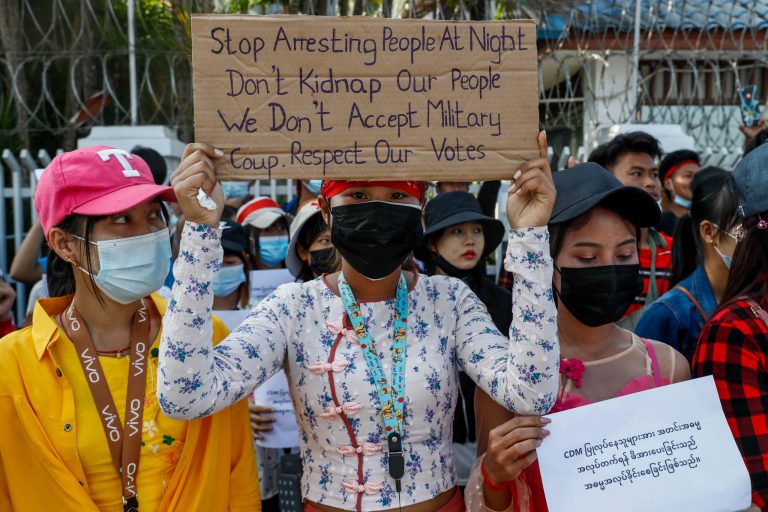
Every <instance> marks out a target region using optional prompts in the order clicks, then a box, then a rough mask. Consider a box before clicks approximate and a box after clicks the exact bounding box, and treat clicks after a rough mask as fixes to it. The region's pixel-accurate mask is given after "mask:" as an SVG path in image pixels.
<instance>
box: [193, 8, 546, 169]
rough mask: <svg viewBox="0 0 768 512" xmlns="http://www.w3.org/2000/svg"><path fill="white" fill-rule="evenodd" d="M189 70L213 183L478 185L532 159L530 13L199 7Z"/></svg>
mask: <svg viewBox="0 0 768 512" xmlns="http://www.w3.org/2000/svg"><path fill="white" fill-rule="evenodd" d="M192 64H193V68H194V94H195V139H196V140H198V141H200V142H206V143H209V144H212V145H213V146H215V147H217V148H219V149H221V150H222V151H224V152H225V156H224V157H223V158H221V159H220V160H219V161H218V162H217V165H218V167H219V168H218V171H219V175H220V177H221V178H222V179H265V178H303V179H307V178H328V179H330V178H339V179H343V178H346V179H353V178H357V179H421V180H430V179H435V180H437V179H439V180H443V181H468V180H488V179H499V178H510V177H511V176H512V175H513V174H514V173H515V171H516V170H517V169H518V167H519V165H520V163H521V162H523V161H525V160H529V159H531V158H535V157H538V156H539V154H538V153H539V152H538V145H537V143H536V135H537V133H538V119H539V111H538V91H537V54H536V25H535V23H534V22H533V21H530V20H515V21H483V22H451V21H430V20H392V19H385V18H367V17H355V18H338V17H314V16H225V15H200V16H195V17H193V19H192Z"/></svg>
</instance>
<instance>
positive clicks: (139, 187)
mask: <svg viewBox="0 0 768 512" xmlns="http://www.w3.org/2000/svg"><path fill="white" fill-rule="evenodd" d="M155 197H159V198H160V199H162V200H163V201H176V196H175V195H174V193H173V189H172V188H171V187H165V186H162V185H156V184H155V181H154V179H153V178H152V172H151V171H150V170H149V166H148V165H147V164H146V162H144V160H142V159H141V158H139V157H138V156H136V155H132V154H130V153H128V152H127V151H123V150H121V149H115V148H110V147H108V146H93V147H89V148H82V149H77V150H75V151H68V152H66V153H62V154H60V155H58V156H56V158H54V159H53V161H52V162H51V163H50V165H49V166H48V167H46V168H45V171H44V172H43V175H42V176H41V177H40V182H39V183H38V184H37V188H36V189H35V209H36V210H37V215H38V217H39V218H40V224H41V225H42V227H43V232H44V233H45V236H46V238H48V232H49V231H50V230H51V228H53V227H55V226H58V225H59V224H60V223H61V222H62V221H63V220H64V219H66V218H67V217H69V216H70V215H72V214H73V213H77V214H80V215H114V214H116V213H120V212H124V211H126V210H130V209H131V208H133V207H135V206H138V205H140V204H142V203H144V202H146V201H149V200H150V199H154V198H155Z"/></svg>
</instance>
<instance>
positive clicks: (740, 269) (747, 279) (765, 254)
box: [720, 212, 768, 305]
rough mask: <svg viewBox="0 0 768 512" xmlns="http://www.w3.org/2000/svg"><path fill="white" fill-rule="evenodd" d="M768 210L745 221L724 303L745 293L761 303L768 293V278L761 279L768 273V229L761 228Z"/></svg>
mask: <svg viewBox="0 0 768 512" xmlns="http://www.w3.org/2000/svg"><path fill="white" fill-rule="evenodd" d="M767 218H768V212H763V213H762V214H760V215H753V216H752V217H748V218H746V219H744V221H743V222H742V223H741V225H742V227H743V229H744V238H743V239H742V240H741V242H739V243H738V244H737V245H736V252H734V253H733V263H732V264H731V272H730V273H729V274H728V284H727V285H726V286H725V291H724V292H723V298H722V300H721V301H720V304H723V305H724V304H726V303H727V302H729V301H730V300H731V299H734V298H736V297H739V296H741V295H749V296H750V297H752V298H753V299H755V300H757V301H758V302H760V301H761V300H762V299H763V298H764V297H765V296H766V295H768V279H762V280H761V279H760V278H761V277H763V276H765V275H767V274H768V229H759V228H758V227H757V225H758V223H759V222H760V221H761V219H767Z"/></svg>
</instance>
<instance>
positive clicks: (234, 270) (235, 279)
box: [213, 263, 245, 297]
mask: <svg viewBox="0 0 768 512" xmlns="http://www.w3.org/2000/svg"><path fill="white" fill-rule="evenodd" d="M244 282H245V266H244V265H243V264H242V263H241V264H240V265H228V266H226V267H221V268H220V269H219V273H218V274H216V279H214V280H213V295H214V296H216V297H226V296H228V295H229V294H231V293H233V292H234V291H235V290H237V289H238V288H239V287H240V285H241V284H243V283H244Z"/></svg>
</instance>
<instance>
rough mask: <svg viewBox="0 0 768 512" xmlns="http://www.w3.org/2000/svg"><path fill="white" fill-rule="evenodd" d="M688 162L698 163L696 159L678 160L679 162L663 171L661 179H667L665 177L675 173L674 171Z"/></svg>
mask: <svg viewBox="0 0 768 512" xmlns="http://www.w3.org/2000/svg"><path fill="white" fill-rule="evenodd" d="M688 164H696V165H699V162H697V161H696V160H684V161H682V162H680V163H679V164H676V165H673V166H672V167H670V168H669V169H667V172H665V173H664V176H662V177H661V179H662V181H663V180H665V179H667V178H669V177H670V176H672V175H673V174H674V173H675V171H677V170H678V169H680V168H681V167H682V166H684V165H688Z"/></svg>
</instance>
